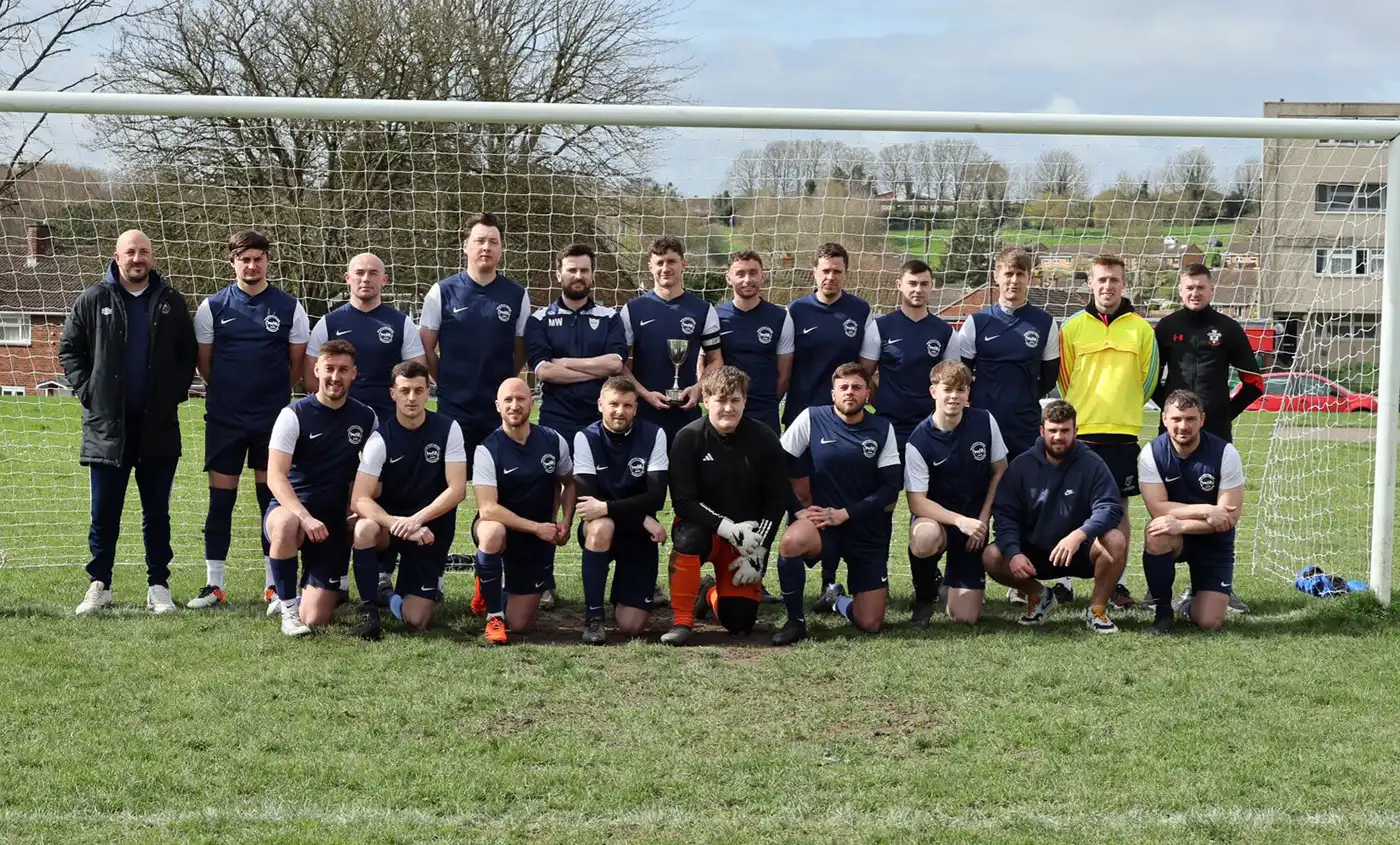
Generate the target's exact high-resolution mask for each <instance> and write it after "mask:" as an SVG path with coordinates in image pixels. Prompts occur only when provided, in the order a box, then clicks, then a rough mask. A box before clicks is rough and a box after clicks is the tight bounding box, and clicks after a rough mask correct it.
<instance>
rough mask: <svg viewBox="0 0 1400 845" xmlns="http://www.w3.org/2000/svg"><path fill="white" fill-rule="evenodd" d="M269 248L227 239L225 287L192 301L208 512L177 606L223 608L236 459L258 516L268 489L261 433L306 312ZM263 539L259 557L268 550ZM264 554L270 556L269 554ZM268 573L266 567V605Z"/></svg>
mask: <svg viewBox="0 0 1400 845" xmlns="http://www.w3.org/2000/svg"><path fill="white" fill-rule="evenodd" d="M271 253H272V244H271V242H269V241H268V239H267V238H266V237H264V236H263V234H262V233H261V232H255V231H253V230H251V229H250V230H248V231H246V232H239V233H238V234H236V235H234V236H233V237H232V238H230V239H229V242H228V256H229V263H230V264H231V265H233V272H234V276H235V278H236V279H237V281H235V282H234V283H233V284H231V285H229V286H228V287H226V288H224V289H223V290H221V291H219V292H218V293H216V294H214V295H213V296H211V297H209V298H208V299H206V300H204V301H203V302H201V303H200V304H199V309H198V310H197V311H196V312H195V315H194V334H195V340H196V341H198V346H199V351H198V356H197V359H196V365H197V368H198V370H199V375H200V378H202V379H204V384H205V387H206V389H207V391H208V398H207V399H206V400H205V402H204V469H205V471H206V472H208V473H209V511H208V514H207V515H206V516H205V518H204V565H205V570H206V577H205V586H204V588H203V589H202V590H200V591H199V595H198V596H196V597H195V598H193V599H191V600H190V601H189V603H188V604H187V605H186V607H192V608H205V607H216V606H219V605H223V604H226V603H227V601H228V599H227V597H226V596H225V595H224V564H225V561H226V559H227V558H228V547H229V542H230V538H231V535H232V532H233V506H234V503H235V502H237V500H238V478H239V476H240V475H241V474H242V473H243V465H244V461H245V460H246V462H247V465H248V467H249V468H250V469H252V470H253V481H254V485H255V486H254V489H255V490H256V492H257V499H258V513H259V514H263V513H266V512H267V509H268V506H269V505H271V504H272V491H271V488H270V487H269V486H268V480H267V461H268V458H267V448H268V439H269V438H270V437H271V435H272V426H273V423H275V422H276V421H277V418H278V415H279V414H280V413H281V412H282V410H283V409H285V408H286V407H287V403H288V402H290V401H291V398H292V386H293V385H295V384H296V383H297V382H298V381H300V380H301V376H302V361H303V359H304V357H305V355H306V343H307V340H309V339H310V336H311V329H310V325H309V321H308V320H307V318H306V311H305V309H303V308H302V307H301V303H300V302H299V301H297V298H296V297H294V296H292V295H291V294H289V293H287V292H285V291H282V290H279V289H277V288H275V287H272V286H271V285H270V284H268V281H267V271H268V264H269V262H270V261H271ZM268 541H269V538H268V536H267V535H266V534H265V533H264V535H263V538H262V543H263V553H264V554H267V555H270V551H269V548H268ZM269 560H270V558H269ZM272 583H273V572H272V570H271V568H270V565H269V569H268V571H267V579H266V584H267V585H268V589H267V590H266V591H265V593H264V597H265V598H266V599H267V601H268V602H269V603H270V602H271V601H272V600H273V599H274V598H275V595H276V591H275V590H273V588H272V587H271V585H272Z"/></svg>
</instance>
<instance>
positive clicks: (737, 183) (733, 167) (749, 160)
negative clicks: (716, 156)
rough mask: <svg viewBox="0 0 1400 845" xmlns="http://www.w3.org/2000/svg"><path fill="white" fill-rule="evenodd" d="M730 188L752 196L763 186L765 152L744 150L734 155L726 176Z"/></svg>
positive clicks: (744, 195)
mask: <svg viewBox="0 0 1400 845" xmlns="http://www.w3.org/2000/svg"><path fill="white" fill-rule="evenodd" d="M725 183H726V184H727V185H729V189H730V190H731V191H733V192H734V193H735V194H736V195H738V196H741V197H751V196H753V195H754V194H757V193H758V192H759V191H760V190H762V188H763V152H762V151H761V150H744V151H743V152H741V153H739V154H738V155H737V156H735V157H734V161H733V162H732V163H731V164H730V165H729V173H728V175H727V176H725Z"/></svg>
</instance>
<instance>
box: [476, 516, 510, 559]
mask: <svg viewBox="0 0 1400 845" xmlns="http://www.w3.org/2000/svg"><path fill="white" fill-rule="evenodd" d="M476 543H477V548H479V549H481V550H482V551H483V552H485V553H486V554H488V555H498V554H500V553H501V552H503V551H505V550H506V527H505V526H504V525H502V524H501V523H499V522H492V521H491V520H489V519H483V520H481V521H479V522H477V524H476Z"/></svg>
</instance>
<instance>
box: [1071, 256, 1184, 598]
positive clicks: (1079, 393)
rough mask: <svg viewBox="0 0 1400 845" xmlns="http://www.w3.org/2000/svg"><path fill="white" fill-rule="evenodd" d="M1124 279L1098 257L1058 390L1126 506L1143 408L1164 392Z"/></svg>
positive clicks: (1110, 259) (1132, 492) (1113, 262)
mask: <svg viewBox="0 0 1400 845" xmlns="http://www.w3.org/2000/svg"><path fill="white" fill-rule="evenodd" d="M1125 277H1126V272H1125V266H1124V264H1123V259H1121V258H1119V257H1118V256H1116V255H1100V256H1098V257H1097V258H1095V259H1094V264H1093V266H1092V267H1091V268H1090V272H1089V288H1090V292H1091V293H1092V297H1091V299H1090V301H1089V304H1088V305H1086V306H1084V310H1083V311H1080V312H1079V313H1077V314H1075V315H1074V316H1072V317H1070V318H1069V319H1068V320H1066V321H1065V322H1064V325H1063V326H1061V327H1060V378H1059V385H1060V395H1061V396H1063V397H1064V398H1065V399H1066V400H1068V401H1069V403H1070V404H1071V405H1073V406H1074V408H1075V410H1076V411H1078V413H1079V439H1080V440H1082V441H1083V442H1084V444H1085V445H1086V446H1088V447H1089V448H1090V449H1093V450H1094V452H1096V453H1097V454H1098V456H1099V457H1100V458H1103V460H1104V463H1106V464H1108V469H1109V471H1110V472H1112V473H1113V479H1114V481H1115V482H1117V484H1118V490H1119V492H1120V493H1122V495H1123V497H1124V500H1125V503H1126V499H1127V497H1129V496H1136V495H1138V493H1139V490H1138V478H1137V454H1138V433H1139V432H1141V431H1142V406H1143V405H1144V404H1146V402H1147V401H1148V400H1149V399H1151V398H1152V391H1153V390H1155V389H1156V387H1157V379H1158V376H1159V362H1158V358H1157V339H1156V336H1155V335H1154V333H1153V330H1152V326H1151V325H1150V324H1149V323H1148V322H1147V320H1145V319H1143V317H1142V315H1140V314H1138V313H1137V311H1136V310H1134V308H1133V303H1132V302H1130V301H1129V300H1128V299H1126V298H1124V296H1123V289H1124V287H1125V285H1126V279H1125ZM1119 529H1120V530H1121V531H1122V532H1123V536H1124V537H1128V536H1130V524H1129V520H1128V510H1127V508H1126V507H1125V508H1124V509H1123V521H1122V523H1121V524H1120V525H1119ZM1066 581H1068V579H1065V581H1062V582H1061V584H1060V585H1057V586H1058V589H1057V590H1056V593H1057V596H1058V597H1060V598H1061V600H1063V599H1064V598H1068V599H1071V600H1072V599H1073V597H1074V594H1073V592H1072V588H1071V587H1069V586H1068V585H1067V584H1066V583H1065V582H1066ZM1066 590H1070V592H1069V593H1068V595H1065V593H1064V592H1063V591H1066ZM1158 598H1160V596H1159V597H1158ZM1113 603H1114V604H1115V605H1117V606H1118V607H1128V606H1131V605H1132V604H1133V597H1132V594H1131V593H1130V592H1129V591H1128V587H1127V584H1126V582H1120V583H1119V585H1118V588H1117V590H1116V591H1115V592H1114V596H1113Z"/></svg>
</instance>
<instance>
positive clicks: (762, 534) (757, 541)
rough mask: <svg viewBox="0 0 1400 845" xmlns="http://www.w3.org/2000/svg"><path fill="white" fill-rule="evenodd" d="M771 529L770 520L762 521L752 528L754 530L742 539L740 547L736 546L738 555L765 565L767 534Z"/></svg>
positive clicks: (766, 558)
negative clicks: (759, 561) (762, 562)
mask: <svg viewBox="0 0 1400 845" xmlns="http://www.w3.org/2000/svg"><path fill="white" fill-rule="evenodd" d="M772 528H773V523H772V522H771V521H770V520H767V519H765V520H763V521H762V522H759V523H757V524H756V525H755V526H754V530H753V531H751V532H749V533H748V535H747V536H746V537H744V542H743V544H742V545H740V546H738V549H739V554H741V555H743V556H744V557H750V558H753V559H755V560H761V561H764V562H765V563H766V562H767V560H768V543H767V542H766V540H767V537H768V533H769V531H771V530H772Z"/></svg>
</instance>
